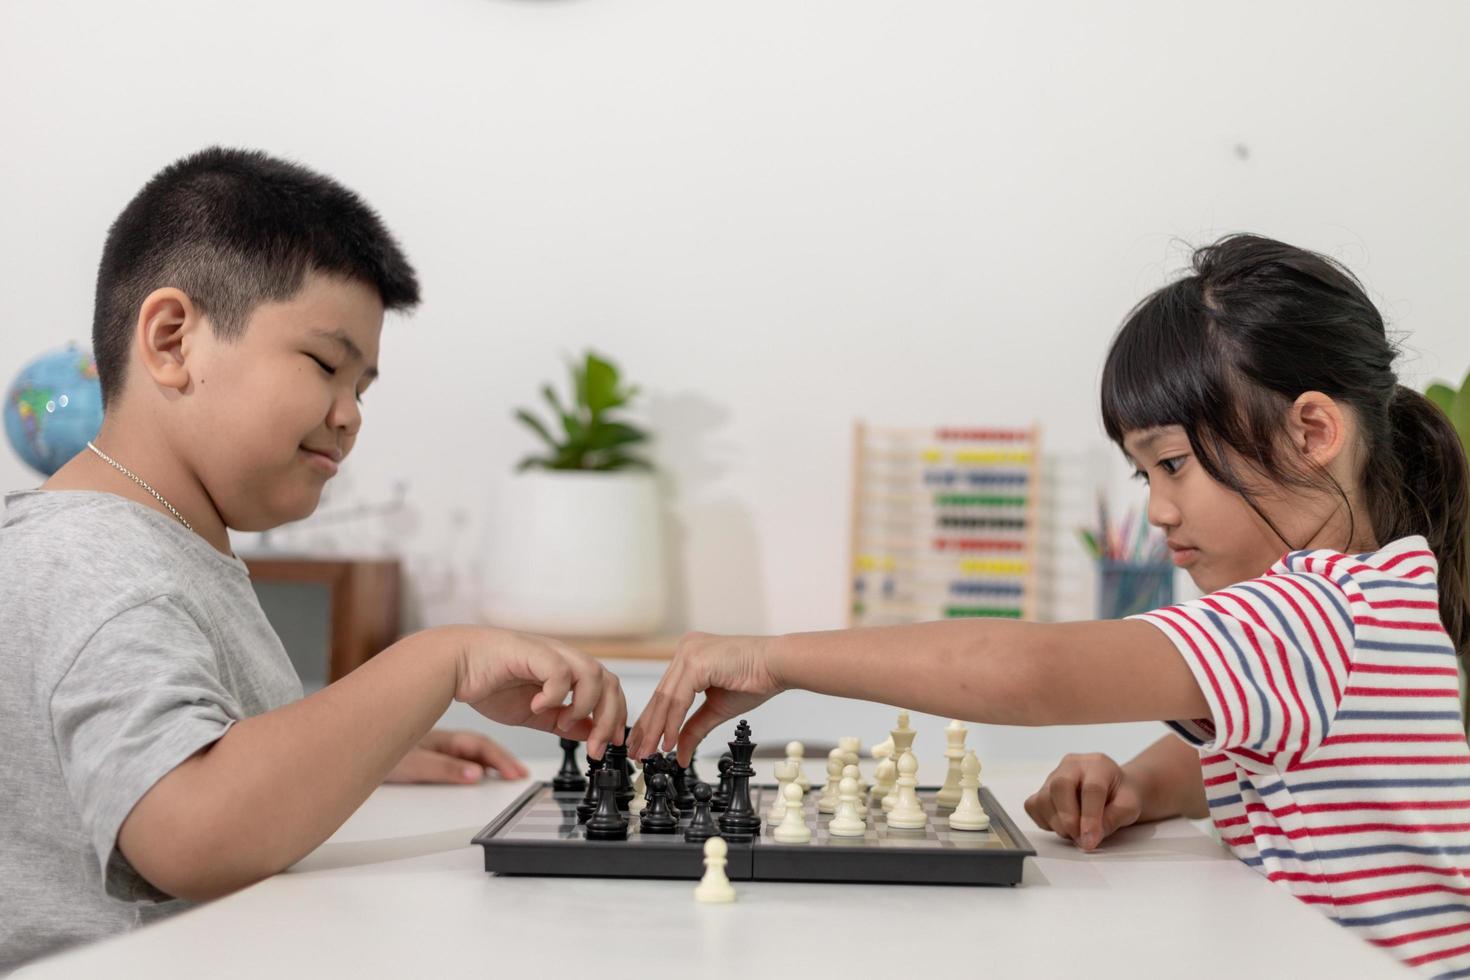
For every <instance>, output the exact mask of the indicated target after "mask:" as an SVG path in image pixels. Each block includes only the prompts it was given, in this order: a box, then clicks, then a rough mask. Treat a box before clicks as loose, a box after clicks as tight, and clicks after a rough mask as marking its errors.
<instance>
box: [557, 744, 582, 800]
mask: <svg viewBox="0 0 1470 980" xmlns="http://www.w3.org/2000/svg"><path fill="white" fill-rule="evenodd" d="M560 741H561V751H562V757H561V769H559V770H558V771H557V773H556V778H554V779H553V780H552V781H551V788H552V789H553V790H555V791H557V792H558V793H580V792H581V791H582V790H584V789H586V788H587V780H585V779H583V778H582V770H581V769H579V768H577V746H578V745H580V744H581V743H580V742H578V741H577V740H576V739H574V738H564V739H561V740H560Z"/></svg>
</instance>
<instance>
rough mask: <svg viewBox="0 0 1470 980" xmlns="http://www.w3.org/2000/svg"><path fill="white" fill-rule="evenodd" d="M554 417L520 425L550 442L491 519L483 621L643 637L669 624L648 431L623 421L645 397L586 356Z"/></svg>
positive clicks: (548, 391)
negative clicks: (631, 407)
mask: <svg viewBox="0 0 1470 980" xmlns="http://www.w3.org/2000/svg"><path fill="white" fill-rule="evenodd" d="M571 381H572V385H571V391H570V393H569V394H568V396H567V397H566V398H565V399H563V398H562V397H560V396H559V395H558V394H557V392H556V390H555V389H554V388H553V387H552V386H551V385H549V384H547V385H543V386H542V388H541V395H542V397H543V398H544V399H545V401H546V404H547V407H548V408H549V409H550V412H551V414H550V421H549V422H548V421H545V420H543V419H542V418H541V417H538V416H537V415H536V414H535V413H533V412H532V411H530V410H529V409H525V408H521V409H517V410H516V413H515V417H516V418H517V419H518V420H519V421H521V422H522V423H524V424H525V426H526V427H527V428H528V429H530V430H531V432H532V433H533V434H534V436H535V437H536V439H537V440H538V441H539V442H540V443H541V444H542V445H541V447H540V449H539V451H537V452H535V453H532V454H530V455H528V456H526V457H525V458H524V459H522V460H521V461H520V463H519V465H518V466H517V471H518V475H517V476H516V478H515V479H514V480H513V481H512V484H511V488H510V492H509V493H508V494H507V498H506V499H505V500H504V502H503V503H502V505H501V506H500V507H498V508H497V509H496V511H495V513H494V514H493V515H492V518H491V521H490V540H489V542H488V547H489V553H488V554H487V556H486V582H485V591H484V603H483V613H484V615H485V618H486V619H487V620H488V621H489V622H491V623H492V624H494V625H496V626H504V627H507V628H511V629H522V630H529V631H535V632H540V633H551V634H556V635H562V636H607V637H617V636H639V635H647V634H649V633H653V632H656V631H657V630H658V629H659V627H661V626H662V625H663V622H664V616H665V602H666V598H665V596H666V586H665V571H664V549H663V534H662V515H661V511H660V507H659V498H658V485H657V483H656V481H655V479H654V475H653V472H652V470H653V467H652V466H651V464H650V463H649V462H648V461H647V460H646V459H645V458H643V457H642V456H640V455H638V453H639V451H640V450H641V449H642V447H643V445H644V444H645V443H647V441H648V434H647V433H646V432H645V431H643V430H642V429H640V428H639V427H638V426H636V425H634V424H632V423H631V422H628V421H626V420H625V419H624V418H622V417H620V413H621V412H622V411H624V410H625V409H626V408H627V407H628V404H629V402H630V401H631V400H632V399H633V397H634V396H635V395H636V394H637V393H638V389H637V388H630V387H625V386H624V384H623V382H622V380H621V378H620V377H619V374H618V369H617V367H616V366H615V365H614V364H613V363H612V362H611V361H609V360H607V359H606V358H602V357H598V356H597V355H596V354H594V353H592V352H590V351H589V352H588V353H587V354H586V355H585V356H584V357H583V358H582V359H581V360H580V361H574V362H573V363H572V364H571Z"/></svg>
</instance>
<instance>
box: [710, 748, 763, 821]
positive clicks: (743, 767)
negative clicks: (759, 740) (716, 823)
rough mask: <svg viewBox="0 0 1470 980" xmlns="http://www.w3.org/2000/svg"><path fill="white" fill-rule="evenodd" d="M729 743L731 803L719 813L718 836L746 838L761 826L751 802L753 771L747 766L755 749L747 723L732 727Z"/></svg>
mask: <svg viewBox="0 0 1470 980" xmlns="http://www.w3.org/2000/svg"><path fill="white" fill-rule="evenodd" d="M727 744H728V745H729V746H730V757H731V758H732V759H733V760H734V761H733V762H732V763H731V765H730V770H729V771H730V777H731V788H730V805H729V807H728V808H726V810H725V812H724V813H722V814H720V836H722V837H724V838H725V839H726V840H729V841H748V840H750V839H752V838H753V837H754V836H755V835H756V834H757V833H759V832H760V829H761V819H760V817H758V816H756V815H755V808H754V807H752V806H751V805H750V777H752V776H754V775H755V770H754V769H752V768H751V766H750V757H751V755H752V754H753V753H754V752H755V743H754V742H752V741H751V740H750V726H749V725H748V724H746V723H745V722H744V721H743V720H742V721H741V722H740V724H738V725H736V726H735V740H734V741H733V742H729V743H727Z"/></svg>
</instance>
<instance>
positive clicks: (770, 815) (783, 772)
mask: <svg viewBox="0 0 1470 980" xmlns="http://www.w3.org/2000/svg"><path fill="white" fill-rule="evenodd" d="M796 772H797V769H796V766H795V765H793V764H792V763H790V762H778V763H776V798H775V799H774V800H772V801H771V806H770V808H769V809H767V810H766V823H768V824H775V823H780V822H781V821H782V819H783V818H785V816H786V787H787V785H788V784H790V783H794V782H796ZM796 788H797V789H800V788H801V786H800V784H797V787H796Z"/></svg>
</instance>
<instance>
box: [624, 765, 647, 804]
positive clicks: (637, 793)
mask: <svg viewBox="0 0 1470 980" xmlns="http://www.w3.org/2000/svg"><path fill="white" fill-rule="evenodd" d="M633 765H634V766H636V767H637V769H638V778H637V779H634V780H633V799H632V800H631V801H629V803H628V813H630V814H631V815H633V816H635V817H636V816H637V815H638V814H640V813H642V812H643V808H644V807H646V806H648V800H646V799H644V797H645V796H646V795H647V793H648V781H647V780H645V779H644V778H643V763H641V762H635V763H633Z"/></svg>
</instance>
